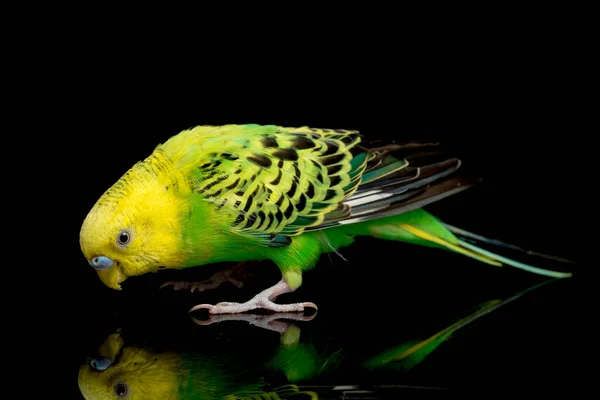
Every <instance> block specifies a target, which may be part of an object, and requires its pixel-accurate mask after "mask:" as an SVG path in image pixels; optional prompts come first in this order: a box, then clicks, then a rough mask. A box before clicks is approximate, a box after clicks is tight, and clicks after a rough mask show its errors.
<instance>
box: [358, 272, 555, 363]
mask: <svg viewBox="0 0 600 400" xmlns="http://www.w3.org/2000/svg"><path fill="white" fill-rule="evenodd" d="M551 282H556V281H553V280H546V281H544V282H541V283H538V284H537V285H533V286H531V287H528V288H527V289H525V290H522V291H520V292H519V293H517V294H515V295H513V296H511V297H509V298H506V299H504V300H500V299H494V300H489V301H486V302H485V303H483V304H482V305H481V306H480V307H479V308H478V309H477V310H476V311H475V312H474V313H472V314H470V315H468V316H466V317H464V318H462V319H460V320H458V321H456V322H455V323H453V324H452V325H450V326H448V327H446V328H445V329H442V330H441V331H439V332H437V333H436V334H434V335H432V336H430V337H429V338H427V339H424V340H412V341H409V342H406V343H403V344H401V345H400V346H397V347H394V348H391V349H389V350H387V351H384V352H383V353H381V354H379V355H377V356H376V357H373V358H371V359H369V360H368V361H366V362H365V363H364V366H365V367H366V368H369V369H380V368H391V369H403V370H409V369H411V368H413V367H414V366H416V365H417V364H420V363H421V362H422V361H423V360H424V359H425V358H426V357H427V356H428V355H430V354H431V353H432V352H433V351H434V350H435V349H437V348H438V347H439V346H440V345H441V344H442V343H444V342H445V341H446V340H448V339H449V338H450V336H452V335H453V334H454V333H456V331H457V330H459V329H460V328H462V327H464V326H466V325H469V324H470V323H472V322H473V321H475V320H477V319H479V318H481V317H483V316H485V315H487V314H489V313H491V312H492V311H494V310H496V309H498V308H500V307H502V306H504V305H506V304H508V303H511V302H513V301H515V300H517V299H518V298H519V297H521V296H523V295H525V294H526V293H529V292H531V291H534V290H536V289H539V288H541V287H542V286H545V285H547V284H548V283H551Z"/></svg>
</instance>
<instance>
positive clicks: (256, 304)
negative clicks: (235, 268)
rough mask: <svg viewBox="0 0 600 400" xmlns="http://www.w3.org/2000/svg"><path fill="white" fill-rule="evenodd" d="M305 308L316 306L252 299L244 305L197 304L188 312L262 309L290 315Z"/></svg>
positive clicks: (231, 312)
mask: <svg viewBox="0 0 600 400" xmlns="http://www.w3.org/2000/svg"><path fill="white" fill-rule="evenodd" d="M306 307H310V308H314V309H315V310H316V309H317V305H316V304H315V303H310V302H305V303H293V304H276V303H273V302H272V301H271V300H268V299H256V298H253V299H252V300H250V301H247V302H245V303H229V302H226V301H224V302H221V303H218V304H217V305H212V304H199V305H197V306H194V307H193V308H192V309H191V310H190V312H192V311H196V310H199V309H206V310H208V312H209V313H210V314H239V313H244V312H247V311H251V310H255V309H257V308H262V309H264V310H269V311H273V312H278V313H290V312H302V311H304V309H305V308H306Z"/></svg>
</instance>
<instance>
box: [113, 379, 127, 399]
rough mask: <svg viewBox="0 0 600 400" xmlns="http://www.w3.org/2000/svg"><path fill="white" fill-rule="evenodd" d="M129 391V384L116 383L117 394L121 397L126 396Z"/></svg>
mask: <svg viewBox="0 0 600 400" xmlns="http://www.w3.org/2000/svg"><path fill="white" fill-rule="evenodd" d="M128 393H129V386H127V384H126V383H125V382H117V383H115V394H116V395H117V396H119V397H125V396H127V394H128Z"/></svg>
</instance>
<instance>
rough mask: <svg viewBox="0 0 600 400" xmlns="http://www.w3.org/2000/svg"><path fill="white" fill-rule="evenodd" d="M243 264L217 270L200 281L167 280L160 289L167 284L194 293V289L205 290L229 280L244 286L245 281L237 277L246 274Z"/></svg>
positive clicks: (242, 276) (175, 288)
mask: <svg viewBox="0 0 600 400" xmlns="http://www.w3.org/2000/svg"><path fill="white" fill-rule="evenodd" d="M243 264H244V263H239V264H236V265H235V266H233V267H231V268H229V269H226V270H222V271H217V272H215V273H214V274H213V275H212V276H211V277H210V278H208V279H206V280H204V281H200V282H174V281H169V282H165V283H163V284H162V285H160V289H162V288H164V287H167V286H173V290H191V291H192V293H194V291H198V292H203V291H205V290H211V289H216V288H218V287H219V286H221V285H222V284H223V283H227V282H230V283H232V284H233V285H235V287H237V288H241V287H242V286H244V282H242V281H240V280H238V279H237V278H238V277H241V278H244V277H245V274H243V273H242V272H241V271H242V266H243ZM234 275H235V277H234Z"/></svg>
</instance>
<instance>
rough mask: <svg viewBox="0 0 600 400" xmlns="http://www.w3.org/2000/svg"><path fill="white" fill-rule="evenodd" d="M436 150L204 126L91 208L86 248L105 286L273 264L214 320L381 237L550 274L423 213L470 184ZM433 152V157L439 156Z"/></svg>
mask: <svg viewBox="0 0 600 400" xmlns="http://www.w3.org/2000/svg"><path fill="white" fill-rule="evenodd" d="M432 148H435V145H434V144H427V143H407V144H404V145H400V144H390V145H387V146H382V147H377V148H367V147H364V146H363V145H361V135H360V134H359V132H357V131H352V130H340V129H314V128H309V127H300V128H288V127H280V126H274V125H266V126H265V125H256V124H252V125H224V126H197V127H194V128H193V129H188V130H184V131H182V132H180V133H179V134H177V135H175V136H173V137H171V138H170V139H168V140H167V141H166V142H165V143H164V144H161V145H159V146H158V147H156V149H155V150H154V152H153V153H152V154H151V155H150V156H149V157H148V158H146V159H145V160H144V161H141V162H138V163H137V164H135V165H134V166H133V167H132V168H131V169H130V170H129V171H127V172H126V173H125V174H124V175H123V176H122V177H121V178H120V179H119V180H118V181H117V182H116V183H115V184H114V185H113V186H112V187H111V188H109V189H108V190H107V191H106V192H105V193H104V194H103V195H102V196H101V197H100V199H99V200H98V201H97V203H96V204H95V205H94V207H93V208H92V209H91V211H90V212H89V214H88V215H87V217H86V218H85V221H84V222H83V225H82V227H81V232H80V244H81V249H82V252H83V254H84V255H85V257H86V258H87V259H88V262H89V264H90V265H91V266H92V267H94V268H95V269H96V270H97V273H98V275H99V277H100V279H101V280H102V282H104V284H106V286H108V287H110V288H113V289H120V288H121V286H120V284H121V283H122V282H123V281H124V280H125V279H127V278H128V277H131V276H136V275H141V274H144V273H147V272H155V271H157V270H159V269H160V268H188V267H195V266H200V265H206V264H212V263H217V262H224V261H233V262H236V261H237V262H244V261H250V260H271V261H273V262H274V263H275V264H276V265H277V266H278V267H279V269H280V270H281V273H282V279H281V280H280V281H279V282H278V283H277V284H275V285H274V286H272V287H270V288H268V289H266V290H264V291H263V292H261V293H258V294H257V295H256V296H254V297H253V298H252V299H250V300H248V301H247V302H245V303H228V302H223V303H219V304H217V305H209V304H201V305H198V306H196V307H194V308H192V310H194V309H198V308H206V309H208V311H209V312H210V313H212V314H221V313H240V312H246V311H249V310H253V309H257V308H263V309H268V310H272V311H276V312H294V311H302V310H304V309H305V307H314V308H316V305H315V304H313V303H311V302H303V303H297V304H277V303H275V302H274V301H275V300H276V298H277V296H279V295H281V294H284V293H289V292H292V291H294V290H296V289H298V287H300V285H301V284H302V273H303V271H306V270H308V269H311V268H312V267H314V265H315V264H316V263H317V261H318V260H319V257H320V256H321V254H323V253H328V252H336V251H337V249H339V248H341V247H344V246H347V245H350V244H351V243H352V242H353V240H354V238H355V237H357V236H361V235H362V236H372V237H376V238H380V239H388V240H396V241H401V242H409V243H413V244H419V245H425V246H431V247H437V248H442V249H446V250H450V251H454V252H458V253H461V254H464V255H466V256H469V257H472V258H475V259H477V260H480V261H482V262H484V263H487V264H491V265H495V266H501V265H504V264H506V265H511V266H514V267H517V268H521V269H525V270H528V271H530V272H533V273H537V274H542V275H548V276H552V277H568V276H570V275H571V274H570V273H566V272H556V271H549V270H545V269H541V268H536V267H533V266H530V265H526V264H523V263H521V262H518V261H515V260H511V259H508V258H505V257H502V256H500V255H497V254H495V253H492V252H489V251H487V250H484V249H483V248H481V247H479V246H475V245H474V244H473V243H478V244H479V243H480V242H487V243H495V244H499V242H494V241H491V240H489V239H485V238H482V237H480V236H477V235H474V234H471V233H469V232H465V231H463V230H460V229H458V228H455V227H452V226H449V225H447V224H444V223H443V222H442V221H440V220H439V219H437V218H436V217H434V216H432V215H431V214H429V213H428V212H426V211H424V210H423V209H422V207H423V206H425V205H427V204H430V203H432V202H434V201H437V200H439V199H442V198H444V197H447V196H450V195H453V194H455V193H458V192H460V191H462V190H464V189H466V188H468V187H469V186H471V184H472V181H470V180H467V179H465V178H462V177H460V176H458V175H457V174H455V172H456V171H457V170H458V169H459V167H460V165H461V161H460V160H459V159H457V158H450V157H445V158H443V157H442V158H440V157H435V156H432V152H431V150H432ZM434 154H435V153H434Z"/></svg>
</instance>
